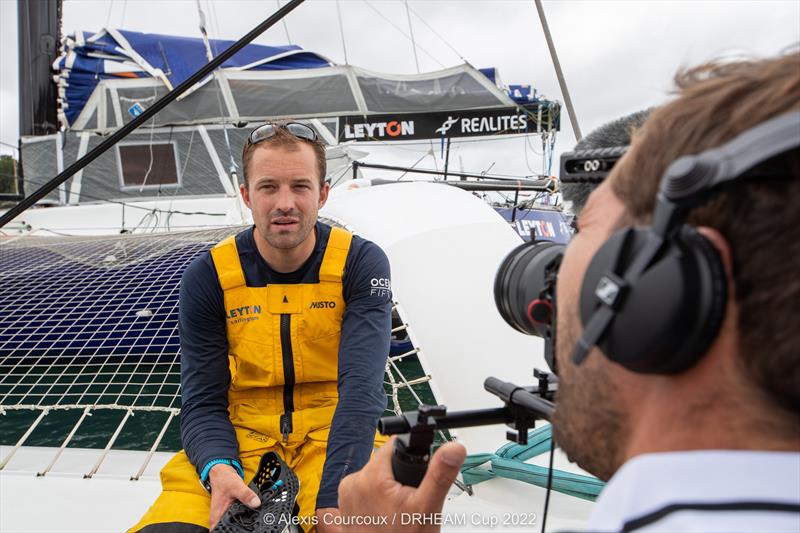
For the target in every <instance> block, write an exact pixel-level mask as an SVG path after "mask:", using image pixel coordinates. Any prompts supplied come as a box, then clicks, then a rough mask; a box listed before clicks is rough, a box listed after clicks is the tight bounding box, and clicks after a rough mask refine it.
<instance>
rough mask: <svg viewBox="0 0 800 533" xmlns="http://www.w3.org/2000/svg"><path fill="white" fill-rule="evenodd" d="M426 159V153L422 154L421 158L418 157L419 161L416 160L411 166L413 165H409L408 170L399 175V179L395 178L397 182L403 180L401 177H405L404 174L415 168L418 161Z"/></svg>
mask: <svg viewBox="0 0 800 533" xmlns="http://www.w3.org/2000/svg"><path fill="white" fill-rule="evenodd" d="M426 157H428V154H427V152H426V153H424V154H422V157H420V158H419V159H417V160H416V161H415V162H414V164H413V165H411V166H410V167H408V170H406V171H405V172H403V173H402V174H400V177H399V178H397V181H400V180H401V179H403V176H405V175H406V174H408V171H409V170H411V169H412V168H415V167H416V166H417V165H419V163H420V161H422V160H423V159H425V158H426ZM437 172H438V169H437Z"/></svg>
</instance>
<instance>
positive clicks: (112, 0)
mask: <svg viewBox="0 0 800 533" xmlns="http://www.w3.org/2000/svg"><path fill="white" fill-rule="evenodd" d="M113 10H114V0H111V1H110V2H109V3H108V13H107V14H106V24H105V26H103V27H104V28H108V23H109V22H111V11H113Z"/></svg>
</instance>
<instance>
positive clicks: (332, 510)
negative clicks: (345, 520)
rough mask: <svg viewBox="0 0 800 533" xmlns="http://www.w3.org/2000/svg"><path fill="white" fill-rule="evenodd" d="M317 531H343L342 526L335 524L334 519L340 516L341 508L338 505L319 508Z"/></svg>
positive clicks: (338, 532)
mask: <svg viewBox="0 0 800 533" xmlns="http://www.w3.org/2000/svg"><path fill="white" fill-rule="evenodd" d="M316 514H317V533H341V532H342V531H343V530H342V527H341V526H339V525H337V524H334V520H335V519H336V517H337V516H339V509H337V508H336V507H325V508H322V509H317V513H316Z"/></svg>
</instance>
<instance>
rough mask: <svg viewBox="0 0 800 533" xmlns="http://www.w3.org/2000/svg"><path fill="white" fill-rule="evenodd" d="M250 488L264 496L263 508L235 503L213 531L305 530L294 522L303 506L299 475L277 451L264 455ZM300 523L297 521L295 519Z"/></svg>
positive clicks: (275, 532)
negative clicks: (299, 499) (300, 495)
mask: <svg viewBox="0 0 800 533" xmlns="http://www.w3.org/2000/svg"><path fill="white" fill-rule="evenodd" d="M249 486H250V488H251V489H253V491H254V492H255V493H256V494H258V497H259V498H260V499H261V507H259V508H258V509H250V508H249V507H247V506H246V505H244V504H243V503H240V502H238V501H237V502H233V504H231V506H230V507H229V508H228V510H227V512H226V513H225V514H224V515H222V519H221V520H220V521H219V523H218V524H217V526H216V527H215V528H214V529H213V533H290V532H296V531H302V529H301V528H300V527H299V526H297V525H295V524H293V518H294V517H295V516H297V512H298V510H299V507H298V506H297V503H296V500H297V495H298V493H299V492H300V480H299V479H297V474H295V473H294V471H293V470H292V469H291V468H289V467H288V466H287V465H286V463H284V462H283V460H282V459H281V458H280V457H279V456H278V454H276V453H275V452H267V453H265V454H264V456H263V457H262V458H261V462H260V463H259V465H258V470H257V471H256V475H255V476H253V481H251V482H250V485H249ZM294 522H296V520H294Z"/></svg>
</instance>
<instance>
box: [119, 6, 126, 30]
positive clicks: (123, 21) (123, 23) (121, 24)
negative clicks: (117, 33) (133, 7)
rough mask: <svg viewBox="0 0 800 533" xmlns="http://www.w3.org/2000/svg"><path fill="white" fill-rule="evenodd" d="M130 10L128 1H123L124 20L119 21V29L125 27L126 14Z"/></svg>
mask: <svg viewBox="0 0 800 533" xmlns="http://www.w3.org/2000/svg"><path fill="white" fill-rule="evenodd" d="M127 10H128V0H122V18H120V21H119V27H120V28H124V27H125V12H126V11H127Z"/></svg>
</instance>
